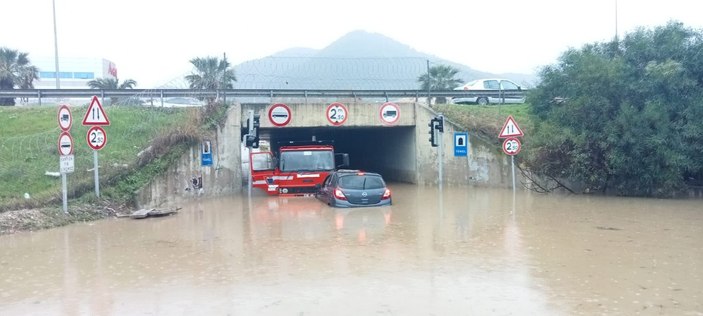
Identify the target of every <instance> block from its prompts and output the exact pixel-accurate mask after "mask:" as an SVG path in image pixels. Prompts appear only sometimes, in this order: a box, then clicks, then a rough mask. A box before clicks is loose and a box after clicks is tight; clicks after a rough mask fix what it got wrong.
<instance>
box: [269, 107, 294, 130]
mask: <svg viewBox="0 0 703 316" xmlns="http://www.w3.org/2000/svg"><path fill="white" fill-rule="evenodd" d="M290 118H291V112H290V108H289V107H288V106H287V105H285V104H283V103H276V104H274V105H272V106H271V108H270V109H269V121H271V124H273V125H274V126H286V125H288V123H290Z"/></svg>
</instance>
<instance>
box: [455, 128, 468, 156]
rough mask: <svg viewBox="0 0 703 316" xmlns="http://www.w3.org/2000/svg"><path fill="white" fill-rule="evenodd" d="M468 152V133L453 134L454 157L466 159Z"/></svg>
mask: <svg viewBox="0 0 703 316" xmlns="http://www.w3.org/2000/svg"><path fill="white" fill-rule="evenodd" d="M468 152H469V133H467V132H454V157H466V155H467V153H468Z"/></svg>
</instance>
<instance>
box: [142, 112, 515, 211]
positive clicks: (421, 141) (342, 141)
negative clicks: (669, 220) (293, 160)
mask: <svg viewBox="0 0 703 316" xmlns="http://www.w3.org/2000/svg"><path fill="white" fill-rule="evenodd" d="M335 110H336V111H335ZM340 110H341V111H342V112H344V118H340V117H339V114H340V113H341V112H340ZM250 111H251V112H253V114H256V115H259V117H260V132H259V133H260V137H261V139H262V140H265V141H267V142H269V143H270V144H271V146H272V147H275V146H276V144H279V143H283V142H289V141H306V140H313V139H314V140H331V141H334V146H335V151H336V152H343V153H348V154H349V156H350V166H349V168H352V169H362V170H367V171H373V172H378V173H381V174H382V175H383V176H384V178H386V179H387V180H388V181H389V182H404V183H413V184H419V185H437V184H438V180H439V176H438V175H439V170H438V166H439V164H438V159H439V154H438V151H439V150H442V153H443V154H442V156H443V184H444V185H467V184H468V185H481V186H494V187H509V186H510V184H511V178H510V165H509V162H510V160H509V159H508V157H507V156H506V155H504V154H503V153H502V151H501V149H500V147H499V146H496V145H494V144H491V143H489V142H488V141H486V140H482V139H480V138H479V137H475V136H473V135H472V134H471V131H469V142H468V145H469V154H468V156H467V157H455V156H454V132H455V131H456V132H459V131H463V130H460V128H459V127H458V126H456V125H455V124H453V123H452V122H451V121H445V132H444V133H443V134H442V142H443V144H444V146H442V147H441V149H440V148H437V147H432V146H431V145H430V142H429V130H430V128H429V126H428V124H429V122H430V120H431V118H432V117H434V116H435V115H437V114H438V113H435V112H434V111H433V110H432V109H430V108H428V107H427V106H426V105H424V104H422V103H420V102H414V101H412V100H411V101H405V102H403V101H399V102H384V100H381V101H379V102H368V101H363V100H362V101H358V100H357V101H354V100H342V99H338V101H334V102H307V103H306V102H274V103H269V104H261V103H259V104H234V105H233V106H232V107H230V109H229V112H228V117H227V121H226V123H225V125H224V127H222V128H220V129H218V131H217V132H215V133H212V134H211V135H210V136H209V137H208V138H207V139H206V141H207V142H209V144H210V145H211V146H210V147H211V148H212V160H213V164H212V166H202V161H201V151H202V147H200V146H198V147H196V148H192V149H191V153H190V154H189V155H187V156H186V157H184V158H183V159H182V160H181V162H180V163H179V165H177V166H174V167H173V168H172V170H171V171H169V174H167V175H165V176H164V178H163V179H159V180H158V181H155V182H154V185H152V187H151V188H150V189H148V190H145V192H144V193H145V194H144V195H143V196H142V197H141V198H140V200H141V203H142V204H152V205H154V204H155V205H158V204H162V203H165V202H168V201H162V200H159V198H158V197H160V196H167V195H164V194H160V193H161V192H160V191H161V190H164V189H166V190H170V191H173V192H182V194H191V193H187V192H183V186H184V185H183V184H184V183H186V182H185V181H188V180H187V179H191V178H192V177H195V176H196V175H197V176H201V177H202V183H203V187H204V193H205V194H208V195H210V194H212V195H218V194H224V193H231V192H237V191H240V190H241V189H242V188H243V186H242V183H243V180H245V179H243V178H245V173H243V172H242V168H241V167H242V163H243V162H244V161H243V159H242V156H243V155H242V150H243V147H242V146H241V142H240V140H241V139H242V127H243V126H246V120H247V117H248V116H249V113H250ZM333 112H334V113H333ZM333 114H337V116H336V118H332V117H331V116H332V115H333ZM384 115H385V117H384ZM262 149H265V148H262ZM244 156H246V155H244ZM174 179H175V180H174ZM184 180H185V181H184Z"/></svg>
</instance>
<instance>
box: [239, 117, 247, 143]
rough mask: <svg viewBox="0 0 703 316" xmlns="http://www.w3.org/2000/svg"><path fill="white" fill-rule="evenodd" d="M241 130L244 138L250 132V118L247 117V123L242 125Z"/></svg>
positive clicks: (242, 138)
mask: <svg viewBox="0 0 703 316" xmlns="http://www.w3.org/2000/svg"><path fill="white" fill-rule="evenodd" d="M240 132H241V134H240V135H241V140H244V136H246V135H247V134H249V119H247V121H246V124H245V125H242V127H241V128H240Z"/></svg>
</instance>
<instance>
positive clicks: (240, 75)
mask: <svg viewBox="0 0 703 316" xmlns="http://www.w3.org/2000/svg"><path fill="white" fill-rule="evenodd" d="M428 60H429V61H430V65H440V64H441V65H450V66H453V67H455V68H457V69H459V70H460V72H459V74H458V75H457V78H459V79H461V80H462V81H464V82H466V81H470V80H473V79H478V78H486V77H505V78H508V79H512V80H514V81H516V82H519V83H522V84H525V85H528V84H529V83H532V82H534V80H535V76H533V75H529V74H493V73H487V72H482V71H479V70H475V69H473V68H470V67H468V66H466V65H461V64H458V63H455V62H452V61H448V60H444V59H441V58H438V57H436V56H433V55H429V54H425V53H422V52H418V51H416V50H414V49H412V48H411V47H409V46H408V45H405V44H403V43H400V42H398V41H395V40H393V39H391V38H389V37H386V36H384V35H381V34H377V33H369V32H365V31H354V32H351V33H348V34H346V35H345V36H343V37H341V38H339V39H338V40H336V41H335V42H333V43H331V44H330V45H328V46H327V47H325V48H323V49H321V50H315V49H310V48H291V49H287V50H284V51H281V52H279V53H276V54H274V55H271V56H268V57H264V58H260V59H256V60H251V61H247V62H244V63H242V64H239V65H237V66H235V72H236V74H237V82H236V83H235V88H240V89H344V90H364V89H407V90H413V89H417V88H418V82H417V78H418V77H419V76H420V75H422V74H424V73H426V72H427V61H428Z"/></svg>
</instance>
